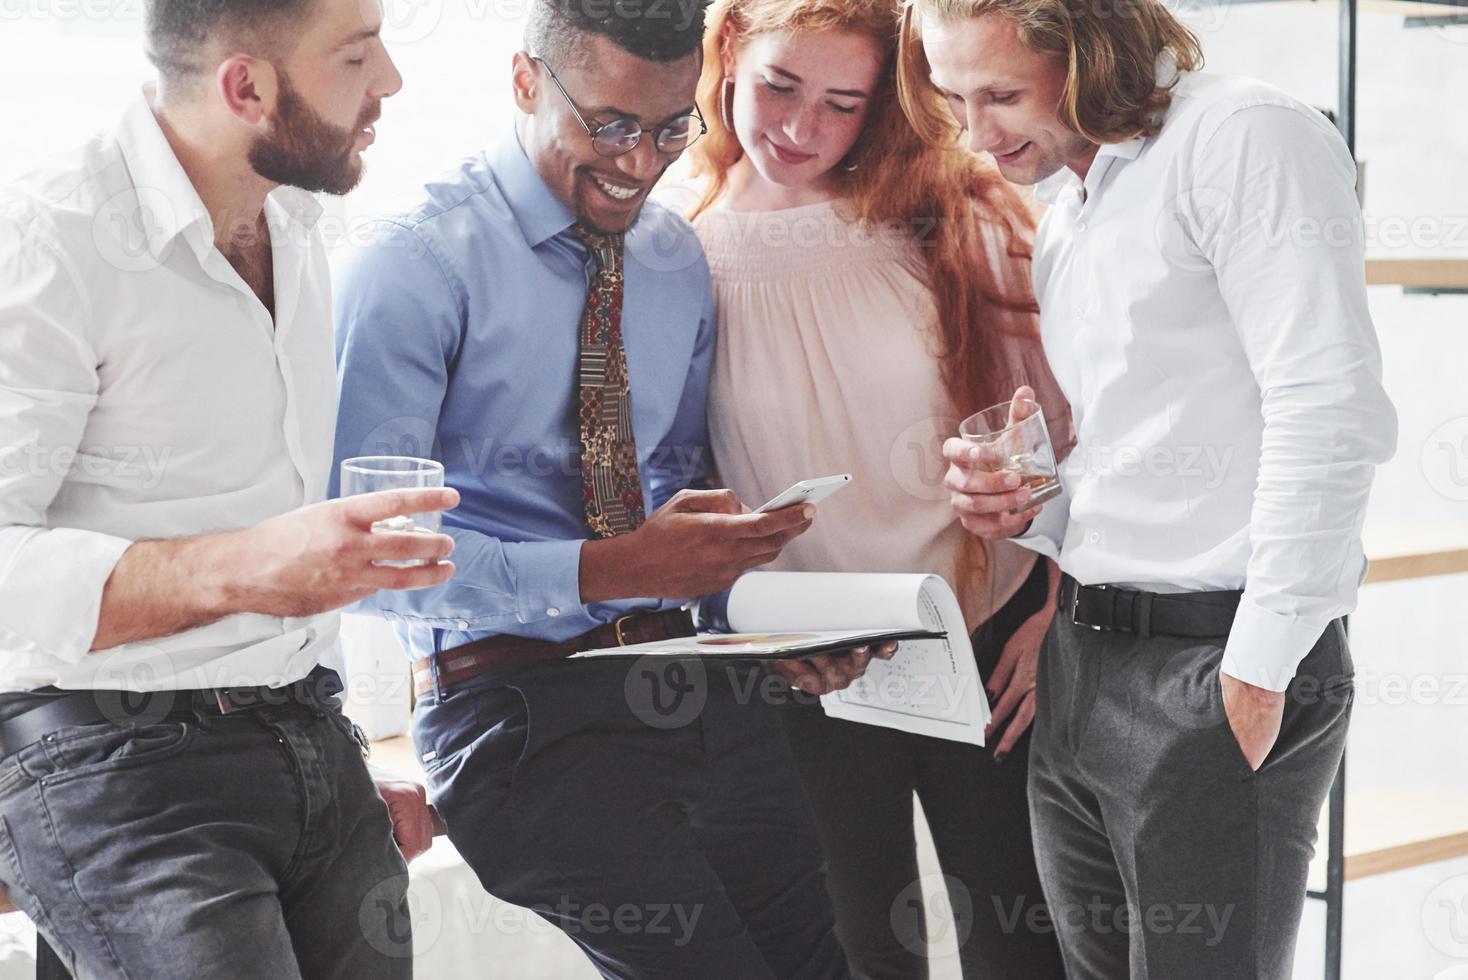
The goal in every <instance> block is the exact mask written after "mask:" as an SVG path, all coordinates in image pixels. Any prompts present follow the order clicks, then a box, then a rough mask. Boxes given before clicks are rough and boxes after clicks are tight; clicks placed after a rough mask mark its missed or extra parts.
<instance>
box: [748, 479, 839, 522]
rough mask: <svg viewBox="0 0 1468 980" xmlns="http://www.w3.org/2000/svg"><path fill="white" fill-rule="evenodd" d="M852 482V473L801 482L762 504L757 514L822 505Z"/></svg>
mask: <svg viewBox="0 0 1468 980" xmlns="http://www.w3.org/2000/svg"><path fill="white" fill-rule="evenodd" d="M850 482H851V474H850V473H842V474H839V475H837V476H823V477H820V478H819V479H815V480H801V481H800V482H799V483H797V484H795V485H794V486H792V487H790V488H788V489H786V490H782V491H781V492H779V493H777V494H775V496H773V497H771V498H770V499H769V500H767V501H766V502H765V503H764V504H762V505H761V506H760V508H759V509H758V510H757V511H755V513H756V514H768V513H769V512H770V511H772V510H784V509H785V508H786V507H794V506H795V505H796V504H816V503H820V502H821V501H822V500H825V499H826V498H827V497H829V496H831V494H833V493H835V492H836V491H837V490H840V489H841V488H842V487H844V486H846V484H848V483H850Z"/></svg>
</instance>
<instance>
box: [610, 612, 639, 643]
mask: <svg viewBox="0 0 1468 980" xmlns="http://www.w3.org/2000/svg"><path fill="white" fill-rule="evenodd" d="M635 618H637V617H636V614H635V613H628V614H627V615H625V616H618V617H617V621H616V622H614V623H613V624H612V633H613V634H614V635H615V636H616V637H617V646H619V647H625V646H631V644H630V643H628V642H627V637H625V636H623V635H622V626H623V624H625V623H626V622H627V621H628V620H629V619H635Z"/></svg>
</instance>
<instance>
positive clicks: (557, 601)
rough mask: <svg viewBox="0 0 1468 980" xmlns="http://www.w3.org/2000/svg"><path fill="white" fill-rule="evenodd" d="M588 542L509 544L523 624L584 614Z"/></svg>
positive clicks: (506, 545)
mask: <svg viewBox="0 0 1468 980" xmlns="http://www.w3.org/2000/svg"><path fill="white" fill-rule="evenodd" d="M584 544H586V542H585V541H520V542H506V543H505V545H504V548H505V560H506V561H507V562H509V564H510V567H511V568H513V569H514V570H515V601H516V604H517V609H516V613H517V615H518V616H519V618H520V622H522V623H539V622H544V621H545V620H547V619H558V618H560V617H562V616H568V615H574V614H577V613H580V612H581V547H582V545H584Z"/></svg>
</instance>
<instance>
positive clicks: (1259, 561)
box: [899, 0, 1396, 980]
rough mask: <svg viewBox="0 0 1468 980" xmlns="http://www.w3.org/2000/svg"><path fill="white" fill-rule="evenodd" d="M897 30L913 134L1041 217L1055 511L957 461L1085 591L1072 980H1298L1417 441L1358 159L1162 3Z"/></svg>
mask: <svg viewBox="0 0 1468 980" xmlns="http://www.w3.org/2000/svg"><path fill="white" fill-rule="evenodd" d="M903 35H904V36H903V50H902V56H901V62H902V64H901V67H900V72H899V78H900V85H901V90H902V94H903V101H904V107H905V108H906V110H907V112H908V115H909V117H910V118H911V119H912V120H913V122H914V124H915V125H916V126H918V127H919V128H920V129H921V130H923V131H924V132H925V133H927V134H928V135H929V136H930V137H931V138H933V139H937V140H944V139H946V140H949V141H952V140H954V139H955V138H958V139H961V140H963V141H964V142H965V143H966V145H967V146H968V148H969V149H970V150H972V151H973V152H975V153H982V154H988V155H990V156H992V158H993V160H994V162H995V164H996V165H997V167H998V168H999V170H1000V171H1001V172H1002V173H1003V174H1004V176H1005V177H1007V178H1009V179H1010V180H1012V181H1015V182H1017V183H1021V184H1035V185H1037V197H1039V198H1040V199H1041V200H1042V201H1044V202H1046V203H1048V204H1049V210H1048V212H1047V214H1046V215H1045V217H1044V219H1043V222H1042V224H1041V226H1040V229H1039V232H1038V234H1037V239H1036V243H1035V251H1034V286H1035V295H1036V298H1037V300H1038V301H1039V305H1040V312H1041V332H1042V335H1043V339H1044V344H1045V350H1046V354H1047V356H1048V358H1049V360H1050V364H1051V367H1052V369H1053V370H1054V373H1055V376H1056V378H1057V379H1058V380H1059V382H1060V384H1061V387H1062V388H1063V389H1064V391H1065V394H1066V397H1067V398H1068V399H1069V400H1070V404H1071V406H1072V410H1073V412H1074V418H1075V424H1076V435H1077V444H1076V447H1075V449H1074V451H1073V452H1072V453H1071V455H1070V457H1069V458H1068V459H1067V460H1066V461H1065V463H1064V464H1063V465H1062V467H1061V483H1062V487H1063V493H1062V495H1061V496H1060V497H1058V498H1056V499H1053V500H1050V501H1049V502H1047V503H1044V504H1043V505H1042V506H1039V507H1035V506H1032V505H1031V504H1030V501H1029V493H1028V491H1027V490H1025V489H1022V488H1020V486H1019V480H1018V478H1017V476H1015V475H1014V474H1009V473H1003V472H990V471H988V470H987V469H986V467H985V466H984V465H983V462H982V461H981V460H980V458H979V454H978V452H977V450H976V449H975V447H974V446H972V445H970V444H967V443H964V442H963V441H961V440H957V439H955V440H951V441H950V442H949V443H948V445H947V446H945V454H946V455H947V457H948V460H949V462H950V464H951V465H950V468H949V472H948V475H947V484H948V486H949V488H950V490H951V491H952V492H953V500H954V507H955V509H956V510H957V512H958V515H959V519H960V520H961V521H962V523H963V525H964V527H965V528H967V529H968V530H969V531H970V532H972V533H974V534H976V535H979V536H980V537H983V538H986V539H1000V538H1013V539H1014V540H1016V541H1018V542H1019V543H1021V544H1024V545H1026V546H1028V547H1031V548H1033V549H1035V550H1037V551H1040V552H1042V553H1044V554H1046V555H1049V556H1050V557H1053V558H1057V559H1058V560H1059V562H1060V566H1061V568H1062V570H1063V571H1064V572H1065V578H1064V581H1063V584H1062V586H1061V589H1060V594H1059V596H1058V601H1059V603H1060V615H1057V616H1056V618H1055V621H1054V624H1053V626H1052V628H1051V631H1050V634H1049V635H1048V636H1047V638H1046V647H1045V650H1044V653H1043V656H1042V658H1041V664H1040V673H1039V677H1038V679H1037V680H1038V686H1037V689H1036V692H1035V695H1034V710H1035V713H1036V721H1035V735H1034V748H1033V750H1032V752H1033V756H1032V760H1031V773H1030V796H1031V800H1030V806H1031V809H1032V812H1033V817H1034V821H1033V823H1034V833H1035V846H1036V849H1037V852H1038V856H1039V862H1040V868H1041V875H1042V878H1043V880H1044V885H1045V891H1046V896H1047V898H1048V900H1049V904H1050V911H1051V913H1052V915H1053V916H1054V919H1055V922H1056V924H1057V928H1058V929H1059V931H1060V938H1061V945H1062V949H1063V953H1064V957H1065V961H1066V965H1067V970H1068V972H1069V974H1070V975H1071V976H1072V977H1075V978H1085V980H1090V978H1098V980H1103V978H1104V980H1114V978H1117V977H1126V976H1130V977H1132V978H1151V980H1159V978H1167V980H1172V978H1178V977H1186V978H1188V980H1210V978H1218V980H1248V978H1286V977H1288V976H1289V975H1290V971H1291V963H1292V957H1293V954H1294V947H1295V937H1296V933H1297V931H1298V926H1299V921H1300V914H1301V909H1302V906H1303V904H1304V898H1305V880H1306V871H1307V866H1308V864H1309V860H1310V856H1311V854H1312V851H1313V847H1314V842H1315V833H1316V831H1315V829H1316V824H1317V821H1318V818H1319V816H1320V810H1321V806H1322V803H1323V801H1324V799H1325V796H1326V794H1327V791H1328V789H1329V786H1330V783H1331V779H1332V777H1333V775H1334V773H1335V771H1336V768H1337V766H1338V765H1339V762H1340V759H1341V754H1342V752H1343V750H1344V745H1345V735H1346V726H1347V721H1348V717H1349V711H1350V703H1351V698H1352V667H1351V661H1350V654H1349V652H1348V651H1347V648H1346V643H1345V634H1344V630H1343V628H1342V623H1341V617H1342V616H1344V615H1345V614H1346V613H1347V612H1349V611H1350V609H1351V608H1352V607H1353V605H1354V603H1355V599H1356V589H1357V586H1358V585H1359V583H1360V581H1361V578H1362V576H1363V574H1364V572H1365V558H1364V556H1363V553H1362V548H1361V542H1360V531H1361V524H1362V519H1363V512H1364V509H1365V505H1366V499H1367V495H1368V492H1369V489H1370V484H1371V479H1372V475H1373V472H1374V467H1375V465H1376V464H1378V463H1381V462H1383V461H1385V460H1386V459H1388V458H1389V457H1390V455H1391V453H1392V451H1393V449H1394V447H1395V441H1396V418H1395V413H1394V411H1393V409H1392V406H1391V403H1390V402H1389V401H1388V399H1387V397H1386V395H1385V393H1384V392H1383V390H1382V386H1381V363H1380V353H1379V349H1378V346H1377V342H1376V336H1375V331H1374V328H1373V326H1372V323H1371V318H1370V315H1369V313H1368V310H1367V304H1366V292H1365V282H1364V275H1363V254H1362V251H1363V249H1362V237H1361V234H1360V225H1361V217H1360V210H1359V207H1358V204H1357V199H1356V193H1355V178H1356V171H1355V165H1354V162H1353V160H1352V158H1351V155H1350V153H1349V152H1348V151H1347V148H1346V146H1345V143H1344V142H1343V141H1342V139H1341V138H1340V136H1339V135H1338V134H1337V133H1336V131H1335V130H1334V128H1332V127H1331V125H1330V124H1329V122H1328V121H1327V120H1326V119H1325V118H1324V117H1323V116H1322V115H1321V114H1320V113H1319V112H1317V111H1315V110H1312V109H1310V108H1309V107H1307V106H1304V105H1301V104H1300V103H1298V102H1296V101H1295V100H1293V99H1291V98H1290V97H1288V96H1286V95H1285V94H1284V93H1282V92H1280V91H1278V90H1276V89H1273V88H1271V87H1269V86H1267V85H1264V84H1262V83H1259V82H1254V81H1250V80H1247V79H1238V78H1226V77H1223V76H1215V75H1209V74H1204V73H1202V72H1201V71H1199V70H1198V68H1199V67H1200V65H1201V62H1202V52H1201V50H1200V48H1199V46H1198V42H1197V40H1196V39H1195V38H1194V37H1193V35H1192V34H1191V33H1190V32H1188V30H1187V29H1186V28H1185V27H1184V26H1183V25H1182V24H1180V23H1179V22H1178V21H1177V20H1175V19H1174V18H1173V17H1172V15H1171V14H1170V13H1169V12H1168V11H1167V10H1166V9H1165V8H1164V7H1163V6H1162V5H1161V4H1160V3H1158V2H1156V0H1086V2H1073V0H914V2H913V3H912V4H910V5H909V8H908V10H907V13H906V15H905V21H904V26H903ZM945 103H946V106H945ZM1312 230H1313V233H1312ZM1332 230H1333V233H1330V232H1332ZM1322 231H1324V232H1327V233H1322ZM1028 394H1029V393H1027V392H1023V391H1021V392H1019V393H1017V396H1021V395H1028Z"/></svg>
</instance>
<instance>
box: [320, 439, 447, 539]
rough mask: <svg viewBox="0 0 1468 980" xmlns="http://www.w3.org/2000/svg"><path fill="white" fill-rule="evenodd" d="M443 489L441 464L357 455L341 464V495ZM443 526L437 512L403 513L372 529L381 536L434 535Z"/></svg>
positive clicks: (378, 523)
mask: <svg viewBox="0 0 1468 980" xmlns="http://www.w3.org/2000/svg"><path fill="white" fill-rule="evenodd" d="M442 486H443V464H442V463H440V462H437V461H435V460H431V459H417V458H415V457H412V456H358V457H356V458H355V459H348V460H343V461H342V496H343V497H351V496H355V495H357V494H359V493H376V492H378V491H379V490H420V489H436V488H438V487H442ZM442 526H443V521H442V519H441V516H440V513H439V512H438V511H436V510H435V511H429V512H428V513H426V514H402V515H399V516H397V517H389V518H388V519H387V520H385V521H378V522H376V523H375V524H373V525H372V530H373V531H376V532H380V533H388V532H397V533H403V532H408V533H418V534H437V533H439V530H440V529H441V528H442ZM375 564H378V565H393V566H410V565H427V564H428V561H427V560H426V559H414V560H412V561H386V560H384V561H378V562H376V563H375Z"/></svg>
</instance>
